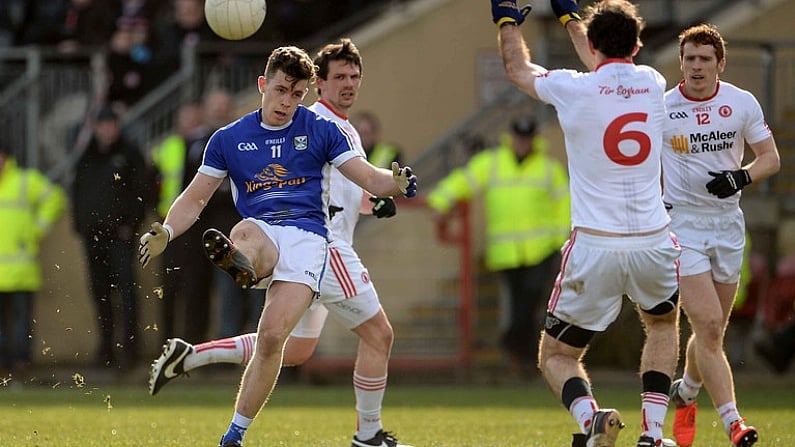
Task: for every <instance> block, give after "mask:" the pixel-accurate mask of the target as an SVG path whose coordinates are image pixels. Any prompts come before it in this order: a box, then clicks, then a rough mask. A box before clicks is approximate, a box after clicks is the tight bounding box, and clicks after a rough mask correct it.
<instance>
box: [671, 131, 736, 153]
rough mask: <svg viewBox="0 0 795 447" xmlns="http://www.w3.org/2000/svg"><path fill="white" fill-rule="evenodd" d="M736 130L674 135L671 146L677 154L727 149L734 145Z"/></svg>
mask: <svg viewBox="0 0 795 447" xmlns="http://www.w3.org/2000/svg"><path fill="white" fill-rule="evenodd" d="M736 135H737V132H736V131H732V132H722V131H719V130H714V131H712V132H699V133H691V134H690V135H674V136H673V137H671V147H672V148H673V150H674V152H676V153H677V154H699V153H702V152H719V151H727V150H729V149H731V148H733V147H734V137H735V136H736Z"/></svg>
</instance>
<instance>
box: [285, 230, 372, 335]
mask: <svg viewBox="0 0 795 447" xmlns="http://www.w3.org/2000/svg"><path fill="white" fill-rule="evenodd" d="M380 309H381V302H380V301H379V300H378V294H377V293H376V291H375V287H373V283H372V281H370V274H369V273H368V271H367V269H366V268H365V267H364V264H362V260H361V259H359V255H357V254H356V251H354V249H353V247H351V245H350V244H348V243H345V242H341V241H335V242H332V243H331V244H330V245H329V248H328V257H327V262H326V272H325V274H324V275H323V280H322V281H321V283H320V296H319V298H318V301H317V302H315V303H313V304H312V306H311V307H310V308H309V309H308V310H307V311H306V313H304V316H303V317H301V321H299V322H298V325H296V327H295V329H293V332H292V333H291V335H292V336H294V337H302V338H317V337H320V333H321V331H322V330H323V325H324V324H325V320H326V316H327V315H328V314H329V312H330V313H331V315H332V316H333V317H334V319H335V320H337V321H338V322H339V323H340V324H342V325H343V326H344V327H345V328H346V329H354V328H356V327H357V326H359V325H361V324H362V323H364V322H365V321H367V320H369V319H370V318H372V317H373V316H375V315H376V314H377V313H378V311H379V310H380Z"/></svg>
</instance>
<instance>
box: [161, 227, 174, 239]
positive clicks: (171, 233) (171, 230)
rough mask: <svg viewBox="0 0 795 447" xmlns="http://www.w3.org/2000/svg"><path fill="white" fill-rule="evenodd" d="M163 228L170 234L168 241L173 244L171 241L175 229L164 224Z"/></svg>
mask: <svg viewBox="0 0 795 447" xmlns="http://www.w3.org/2000/svg"><path fill="white" fill-rule="evenodd" d="M163 228H164V229H165V230H166V233H168V241H169V242H171V239H172V238H173V237H174V229H173V228H171V225H169V224H167V223H164V224H163Z"/></svg>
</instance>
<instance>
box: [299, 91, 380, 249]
mask: <svg viewBox="0 0 795 447" xmlns="http://www.w3.org/2000/svg"><path fill="white" fill-rule="evenodd" d="M309 110H312V111H313V112H315V113H317V114H318V115H320V116H322V117H324V118H328V119H329V120H331V121H333V122H335V123H337V125H338V126H339V127H340V128H341V129H342V130H343V131H345V133H347V134H348V135H349V136H350V137H349V138H350V139H351V141H352V142H353V144H352V146H353V149H354V151H355V152H356V153H357V154H359V155H361V156H362V157H364V158H365V159H366V158H367V156H366V155H365V152H364V148H363V147H362V139H361V138H360V137H359V132H358V131H357V130H356V129H355V128H354V127H353V125H352V124H351V123H350V121H348V118H347V117H344V116H341V115H338V114H337V113H336V112H334V110H332V109H331V108H330V107H329V106H328V105H327V104H325V103H324V102H323V101H322V100H320V101H317V102H316V103H314V104H312V105H311V106H309ZM329 178H330V183H329V201H328V203H329V211H328V212H329V216H328V217H329V224H328V227H329V239H330V240H332V241H334V240H343V241H345V242H347V243H348V244H353V230H354V229H355V228H356V223H357V222H359V208H360V206H361V204H362V194H363V190H362V188H361V187H359V185H357V184H356V183H353V182H352V181H351V180H348V178H347V177H345V176H344V175H342V173H341V172H340V171H339V170H338V169H337V168H332V169H331V173H330V175H329Z"/></svg>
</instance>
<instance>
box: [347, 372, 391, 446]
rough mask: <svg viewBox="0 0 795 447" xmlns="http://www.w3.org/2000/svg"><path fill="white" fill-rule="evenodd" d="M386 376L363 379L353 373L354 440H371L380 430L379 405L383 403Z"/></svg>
mask: <svg viewBox="0 0 795 447" xmlns="http://www.w3.org/2000/svg"><path fill="white" fill-rule="evenodd" d="M385 390H386V376H384V377H364V376H360V375H359V374H358V373H357V372H356V371H354V372H353V391H354V394H355V395H356V414H357V421H356V438H357V439H359V440H361V441H367V440H368V439H372V437H373V436H375V434H376V433H378V430H381V429H382V428H383V427H382V426H381V403H382V402H383V401H384V391H385Z"/></svg>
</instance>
